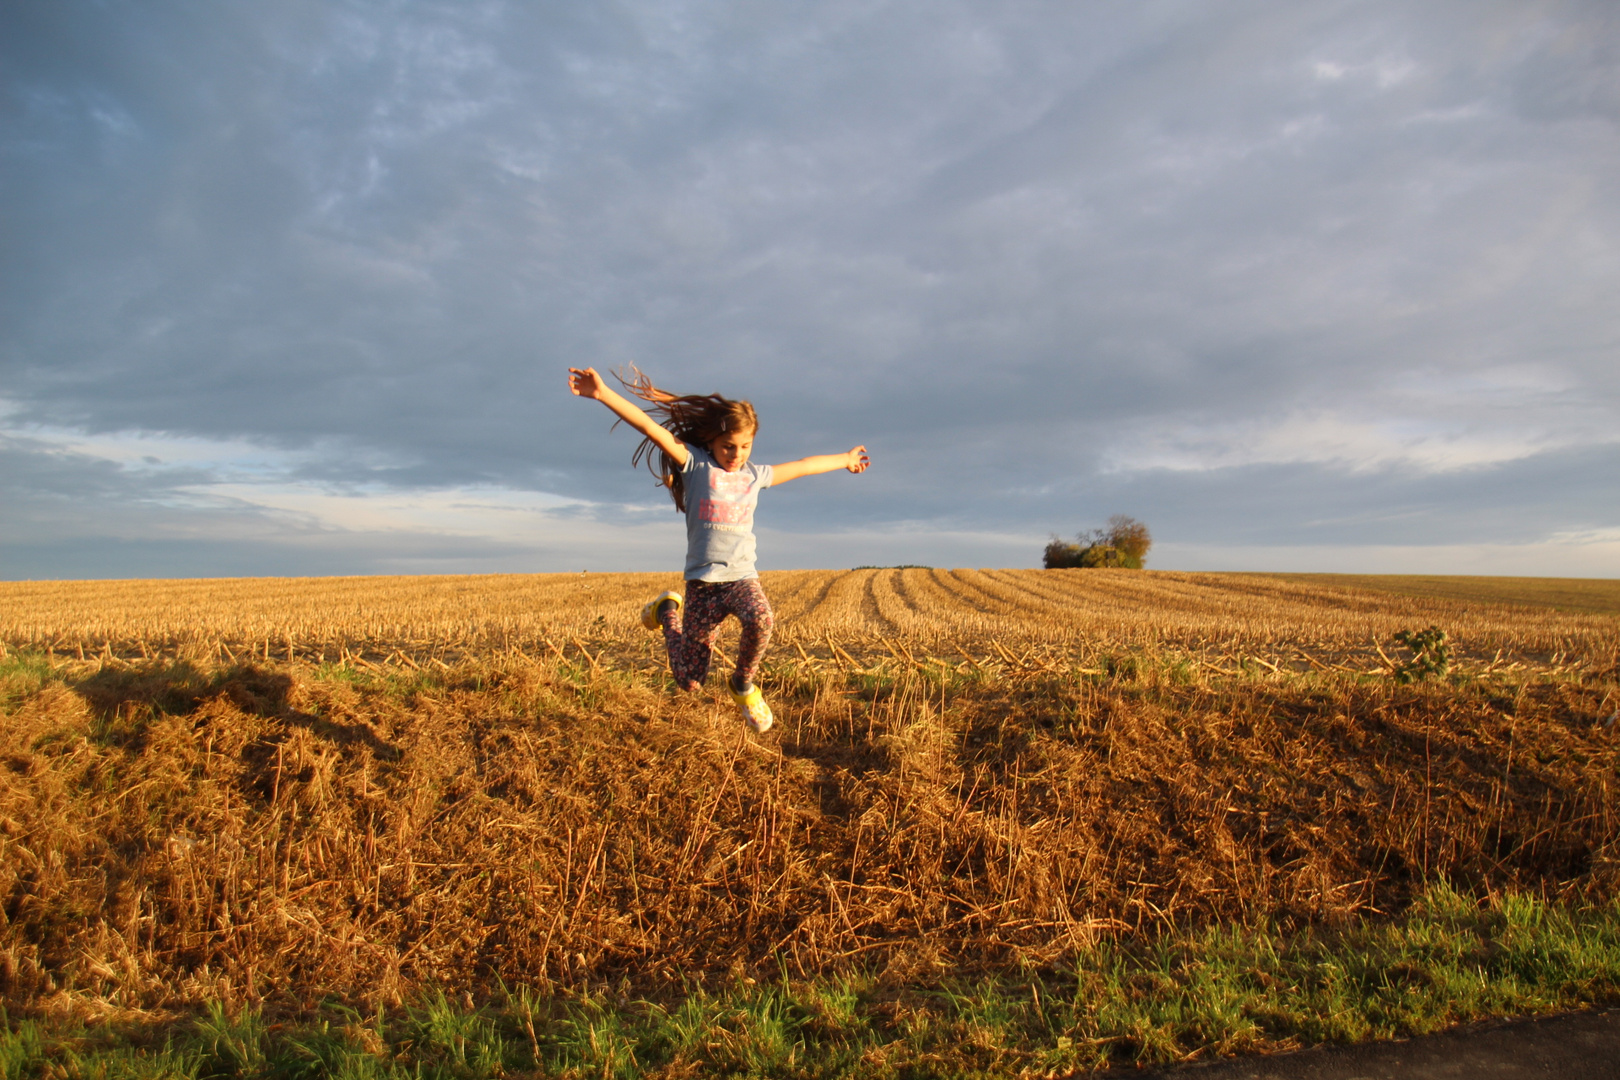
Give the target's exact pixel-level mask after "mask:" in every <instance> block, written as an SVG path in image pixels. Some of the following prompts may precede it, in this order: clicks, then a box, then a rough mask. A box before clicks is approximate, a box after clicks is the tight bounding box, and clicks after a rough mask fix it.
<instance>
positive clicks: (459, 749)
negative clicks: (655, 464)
mask: <svg viewBox="0 0 1620 1080" xmlns="http://www.w3.org/2000/svg"><path fill="white" fill-rule="evenodd" d="M669 583H670V582H669V580H668V579H667V578H666V577H665V576H662V575H589V576H583V577H582V576H577V575H566V576H564V575H555V576H545V577H530V578H434V579H347V580H335V581H324V582H320V581H257V582H248V581H237V582H173V583H170V582H127V583H83V584H55V585H25V584H11V585H6V586H3V587H0V603H3V604H4V605H5V606H4V608H3V609H0V637H3V640H4V641H5V642H6V644H7V645H8V646H9V648H10V649H12V650H13V655H12V657H11V659H10V660H9V661H8V662H7V666H6V667H5V668H4V671H5V675H4V682H3V685H0V707H3V709H4V722H3V727H0V903H3V905H4V906H3V909H0V910H3V911H4V922H3V924H0V985H3V988H4V994H5V997H6V999H7V1001H8V1002H10V1003H12V1005H13V1006H14V1007H25V1008H59V1009H68V1008H71V1009H77V1010H81V1011H89V1012H96V1011H98V1010H99V1011H101V1012H106V1011H108V1010H114V1011H116V1010H119V1009H160V1008H168V1007H178V1006H182V1005H188V1004H194V1003H196V1002H199V1001H206V1000H214V999H223V1000H225V1001H227V1002H230V1001H260V1000H263V1001H269V1002H272V1003H275V1004H276V1005H277V1006H279V1007H301V1006H309V1005H313V1004H314V1003H315V1002H316V1001H318V1000H320V999H323V998H328V997H336V998H339V999H343V1000H348V1001H353V1002H357V1003H359V1002H389V1001H398V1000H400V999H402V998H409V997H410V996H411V995H412V994H414V993H415V992H416V991H417V990H418V989H419V988H421V987H423V986H425V985H441V986H446V987H449V988H452V989H459V988H465V989H467V990H469V991H471V992H474V993H484V992H487V991H489V990H490V989H491V988H492V987H493V986H494V985H495V984H496V982H497V980H505V981H506V982H507V983H508V984H531V985H535V986H538V987H541V988H546V987H558V986H569V987H575V988H581V987H602V986H614V987H625V988H626V989H630V988H636V989H639V990H641V991H642V992H657V991H658V989H659V987H661V986H663V987H676V986H680V985H687V984H690V982H691V981H693V980H698V981H701V980H704V979H714V978H721V979H731V978H750V977H764V976H765V975H766V974H775V973H777V972H780V971H786V972H788V973H789V974H790V975H792V976H795V977H797V976H801V975H811V974H829V973H837V972H839V971H849V970H856V969H859V970H862V971H869V972H871V971H875V972H879V973H881V978H882V979H885V980H889V981H895V982H907V981H912V982H914V981H918V980H922V981H927V980H929V979H934V978H938V977H940V976H941V975H943V974H946V973H952V974H960V973H964V972H967V973H971V972H974V971H996V970H1000V971H1005V970H1009V969H1017V968H1019V967H1020V966H1029V965H1033V966H1035V967H1043V966H1049V965H1054V964H1060V963H1062V962H1063V960H1064V958H1065V957H1069V956H1074V955H1076V954H1077V952H1078V951H1079V950H1081V949H1083V948H1084V947H1085V946H1086V945H1088V944H1089V943H1091V942H1093V941H1095V940H1096V939H1097V938H1098V937H1099V936H1102V935H1114V936H1121V937H1124V938H1127V939H1135V938H1139V937H1145V936H1150V935H1152V934H1154V933H1156V932H1157V931H1159V930H1161V929H1164V928H1167V927H1171V926H1178V927H1186V926H1197V925H1204V924H1210V923H1214V922H1217V921H1222V920H1238V921H1244V922H1248V923H1252V924H1261V923H1271V924H1275V925H1284V926H1286V925H1300V924H1327V925H1332V924H1336V923H1340V922H1343V921H1346V920H1349V919H1351V918H1352V917H1355V916H1359V915H1365V914H1370V915H1373V916H1375V917H1376V916H1378V915H1379V914H1380V913H1385V912H1395V911H1397V910H1399V909H1400V908H1401V907H1402V905H1403V904H1405V903H1406V902H1407V900H1408V899H1409V898H1410V897H1411V896H1413V895H1414V894H1415V893H1416V892H1417V891H1418V890H1420V889H1421V888H1422V887H1423V886H1424V884H1425V882H1427V881H1430V880H1433V879H1435V878H1437V877H1442V876H1443V877H1446V878H1448V879H1450V880H1452V881H1453V882H1456V883H1458V884H1460V885H1461V886H1463V887H1465V888H1467V889H1469V890H1474V891H1493V890H1501V889H1509V888H1511V889H1524V890H1530V891H1534V892H1541V893H1545V894H1548V895H1556V896H1565V897H1570V896H1577V895H1579V896H1585V897H1599V898H1601V897H1612V896H1613V895H1614V893H1615V885H1616V883H1617V881H1620V875H1617V871H1620V850H1617V848H1616V841H1615V835H1616V833H1615V824H1616V822H1617V820H1620V805H1617V802H1616V799H1617V794H1616V791H1615V777H1616V775H1617V772H1616V770H1617V768H1620V749H1617V746H1616V738H1617V732H1616V730H1615V729H1614V728H1613V727H1605V726H1603V723H1602V721H1603V720H1604V719H1605V718H1606V717H1607V716H1608V715H1609V714H1610V712H1611V711H1612V710H1615V709H1617V708H1620V684H1617V681H1616V680H1617V670H1616V649H1617V646H1620V622H1617V621H1616V620H1615V619H1613V618H1608V617H1602V616H1592V615H1567V614H1560V613H1557V612H1553V611H1543V612H1537V613H1526V612H1525V611H1524V610H1523V609H1517V608H1508V607H1502V608H1496V607H1489V606H1484V605H1481V604H1479V603H1477V602H1472V601H1471V602H1468V603H1467V604H1464V603H1462V602H1453V601H1446V600H1423V599H1417V598H1411V597H1400V596H1389V595H1381V594H1377V593H1371V592H1365V591H1359V590H1355V589H1351V588H1345V587H1333V588H1321V587H1317V586H1310V585H1307V584H1301V583H1294V582H1286V581H1275V580H1268V579H1263V578H1255V577H1247V576H1223V575H1201V574H1161V573H1153V574H1147V573H1133V572H1129V571H1120V572H1115V571H1078V572H1047V573H1043V572H1026V571H954V572H945V571H926V570H905V571H897V570H887V571H861V572H852V573H844V574H838V573H831V572H801V573H780V574H773V575H768V576H767V578H766V586H767V589H768V591H769V592H770V593H771V595H772V597H773V601H774V603H775V605H776V607H777V611H778V616H779V626H780V631H779V635H778V639H777V642H778V643H777V645H776V646H775V647H774V648H773V653H772V657H771V659H770V660H769V661H768V665H769V666H768V670H767V673H766V679H765V685H766V688H767V691H768V693H770V695H771V697H772V700H773V703H774V704H775V706H776V708H777V711H778V714H779V718H780V723H779V726H778V728H777V730H775V731H773V732H772V733H771V734H770V735H769V736H766V737H764V738H756V737H750V736H746V735H745V734H744V733H743V731H742V729H741V726H740V725H739V724H738V723H737V721H736V720H735V718H734V715H733V713H732V710H731V706H730V704H729V702H728V701H724V700H722V697H723V696H722V695H715V694H707V693H706V694H702V695H695V696H683V697H676V696H673V695H671V694H670V693H669V692H668V691H667V689H666V684H667V679H666V678H665V674H664V669H663V666H662V664H661V661H660V659H659V657H658V652H657V648H656V641H655V639H654V637H653V636H652V635H648V634H646V633H645V632H643V631H641V630H640V629H639V627H637V626H635V624H634V620H635V617H636V615H637V613H638V611H639V607H640V604H641V603H642V602H643V601H644V600H645V599H646V597H647V596H649V595H650V594H651V593H652V592H654V591H656V590H658V589H661V588H663V587H666V586H667V585H668V584H669ZM1431 622H1433V623H1439V624H1440V625H1442V626H1444V627H1445V628H1446V629H1448V630H1449V631H1450V632H1451V633H1452V634H1453V636H1454V638H1455V639H1456V642H1457V644H1458V647H1459V655H1460V657H1461V659H1460V660H1459V661H1458V663H1457V664H1456V668H1455V670H1456V673H1457V677H1456V678H1454V679H1452V680H1450V681H1445V682H1439V683H1436V682H1429V683H1422V684H1416V685H1411V686H1400V685H1397V684H1396V683H1395V682H1394V681H1393V680H1391V679H1389V678H1387V677H1385V675H1384V674H1383V673H1384V672H1387V670H1388V666H1387V664H1386V660H1385V659H1384V657H1383V655H1382V654H1387V653H1388V652H1389V651H1391V650H1392V649H1393V648H1394V647H1393V646H1392V645H1391V644H1390V638H1391V636H1392V635H1393V633H1394V632H1395V631H1396V630H1397V629H1400V628H1402V627H1410V626H1414V625H1426V624H1428V623H1431ZM267 643H268V644H267ZM723 647H725V645H724V643H723ZM266 655H268V657H269V659H268V660H266V658H265V657H266ZM81 656H82V657H83V658H82V659H81ZM1396 659H1398V657H1397V658H1396Z"/></svg>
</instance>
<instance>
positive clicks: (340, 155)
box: [0, 0, 1620, 580]
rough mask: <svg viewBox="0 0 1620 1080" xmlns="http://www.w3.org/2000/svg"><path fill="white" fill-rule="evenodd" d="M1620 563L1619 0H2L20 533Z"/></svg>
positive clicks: (117, 573) (205, 551)
mask: <svg viewBox="0 0 1620 1080" xmlns="http://www.w3.org/2000/svg"><path fill="white" fill-rule="evenodd" d="M630 364H635V365H639V366H640V368H641V369H642V370H644V371H646V372H647V373H648V375H649V376H650V377H651V378H652V379H653V380H654V381H655V382H657V383H658V384H659V385H660V386H663V387H666V388H668V389H671V390H674V391H676V392H679V393H712V392H718V393H722V394H725V395H726V396H728V397H734V398H746V399H749V400H751V401H752V402H753V403H754V405H755V407H756V408H757V410H758V412H759V415H760V417H761V427H760V430H759V433H758V436H757V440H756V443H755V451H754V453H755V460H758V461H763V462H778V461H787V460H792V459H796V458H799V457H803V456H805V455H808V454H816V453H828V452H840V451H844V450H847V449H848V448H850V447H851V446H854V445H856V444H862V445H865V446H866V447H867V448H868V451H869V453H870V455H871V458H872V467H871V469H870V470H869V471H868V472H866V473H865V474H863V475H860V476H851V475H849V474H847V473H833V474H828V475H824V476H816V477H811V478H807V479H803V480H798V481H795V482H794V483H793V484H792V485H791V486H787V485H784V486H783V487H782V488H780V489H779V490H773V491H769V492H767V493H765V495H764V497H763V498H762V499H761V502H760V509H759V515H758V527H757V531H758V534H759V537H760V566H761V568H762V569H785V568H792V567H849V566H855V565H867V564H879V565H889V564H896V563H921V564H928V565H935V566H1006V567H1017V566H1038V565H1039V563H1040V554H1041V550H1042V548H1043V547H1044V545H1045V543H1046V542H1047V540H1048V539H1049V538H1050V537H1051V536H1053V535H1059V536H1064V537H1071V536H1073V535H1074V534H1075V533H1076V532H1078V531H1080V530H1083V529H1089V528H1093V527H1095V526H1099V525H1101V524H1103V522H1104V521H1105V520H1106V519H1107V518H1108V517H1109V516H1110V515H1113V514H1128V515H1132V516H1134V517H1136V518H1138V519H1139V520H1141V521H1143V522H1145V523H1146V524H1147V525H1148V526H1149V528H1150V529H1151V530H1152V534H1153V537H1154V547H1153V549H1152V551H1151V552H1150V554H1149V556H1148V565H1149V566H1150V567H1153V568H1161V569H1185V570H1293V571H1300V570H1305V571H1310V570H1317V571H1341V572H1361V571H1365V572H1384V573H1400V572H1408V573H1481V574H1524V575H1545V576H1595V577H1620V5H1616V4H1614V3H1613V0H1592V2H1576V0H1569V2H1563V0H1543V2H1536V0H1510V2H1494V0H1427V2H1425V3H1423V4H1411V3H1406V2H1393V0H1389V2H1384V0H1367V2H1347V0H1249V2H1246V0H1229V2H1225V0H1223V2H1209V0H1205V2H1183V0H1132V2H1130V3H1125V2H1122V0H1051V2H1044V3H1026V2H1019V0H998V2H996V3H953V2H951V0H917V2H898V0H897V2H880V0H822V2H818V3H814V4H780V3H774V2H773V3H766V2H758V0H735V2H729V3H718V2H715V3H699V2H693V3H662V2H651V0H649V2H646V3H613V2H610V0H603V2H594V3H589V4H562V3H534V2H528V0H525V2H502V0H483V2H479V0H454V2H440V3H429V2H419V3H416V2H407V0H388V2H375V3H372V2H344V0H331V2H324V3H323V2H317V0H252V2H249V0H142V2H133V0H95V2H92V0H7V2H6V3H5V4H4V5H0V578H3V579H7V580H20V579H52V578H69V579H80V578H127V577H204V576H261V575H325V574H373V573H494V572H539V571H563V570H568V571H578V570H581V569H589V570H603V571H608V570H665V569H671V570H672V569H676V568H678V567H679V566H680V565H681V563H682V558H683V553H684V528H683V525H682V521H681V519H680V517H679V516H678V515H677V514H676V513H675V511H674V508H673V506H672V505H671V503H670V501H669V499H668V496H667V495H666V494H665V493H664V492H662V490H661V489H659V488H658V487H657V486H656V485H655V482H654V480H653V478H652V477H651V475H650V474H648V473H647V472H646V471H645V470H642V471H637V470H636V469H634V468H632V466H631V463H630V456H631V452H632V450H633V449H634V445H635V442H636V439H635V438H634V437H633V436H632V435H631V433H630V432H628V431H627V429H625V428H623V427H620V428H619V429H618V430H611V428H612V421H613V417H612V416H611V414H609V413H608V411H607V410H606V409H604V408H603V407H602V406H600V405H599V404H596V403H595V402H590V401H586V400H582V399H578V398H575V397H573V396H571V395H570V394H569V393H568V390H567V382H566V370H567V368H568V367H569V366H570V365H573V366H594V367H596V368H598V369H599V370H602V371H607V370H624V369H625V368H626V365H630Z"/></svg>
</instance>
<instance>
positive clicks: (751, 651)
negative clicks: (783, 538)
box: [658, 578, 776, 690]
mask: <svg viewBox="0 0 1620 1080" xmlns="http://www.w3.org/2000/svg"><path fill="white" fill-rule="evenodd" d="M683 615H684V621H683ZM727 615H735V616H737V621H738V622H740V623H742V639H741V640H740V641H739V642H738V643H737V673H736V675H734V676H733V678H732V681H733V682H734V683H738V684H741V685H743V686H747V685H748V684H750V683H752V682H753V681H754V675H755V674H756V673H757V672H758V671H759V658H760V657H761V656H763V655H764V654H765V646H766V645H769V644H770V641H771V627H772V626H774V625H775V622H776V620H775V619H774V618H773V617H772V615H771V602H770V601H769V600H767V599H765V590H764V589H762V588H760V587H759V579H758V578H746V579H744V580H742V581H688V582H687V583H686V606H685V609H684V611H683V610H682V609H679V608H676V607H675V606H674V605H673V604H671V605H670V606H669V607H668V608H666V609H665V610H664V612H663V613H662V614H661V615H660V616H659V617H658V621H659V622H660V623H662V624H663V627H664V644H665V645H666V646H668V648H669V670H670V672H671V673H672V674H673V675H674V676H675V685H676V686H679V687H680V688H681V689H682V690H696V689H697V688H698V687H699V686H701V685H703V680H704V679H705V678H707V677H708V674H709V655H710V650H711V648H712V647H713V645H714V636H715V634H716V633H718V632H719V630H720V624H721V623H722V622H724V621H725V619H726V616H727Z"/></svg>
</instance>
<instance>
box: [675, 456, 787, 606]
mask: <svg viewBox="0 0 1620 1080" xmlns="http://www.w3.org/2000/svg"><path fill="white" fill-rule="evenodd" d="M686 449H687V453H688V457H687V459H686V467H685V468H683V469H682V470H681V473H682V476H683V479H684V482H685V484H686V575H685V576H686V580H687V581H741V580H743V579H744V578H752V577H759V572H758V571H757V570H755V569H754V507H755V506H756V505H758V503H759V493H760V492H761V491H764V490H765V489H766V488H768V487H770V486H771V467H770V466H769V465H755V464H753V463H752V462H750V463H749V464H747V465H744V466H743V467H742V468H740V469H738V470H737V471H736V472H732V473H728V472H726V470H724V469H722V468H721V467H720V465H719V463H718V462H716V461H715V460H714V457H713V455H711V454H710V453H709V452H708V451H707V450H705V449H703V448H702V447H700V446H688V447H687V448H686Z"/></svg>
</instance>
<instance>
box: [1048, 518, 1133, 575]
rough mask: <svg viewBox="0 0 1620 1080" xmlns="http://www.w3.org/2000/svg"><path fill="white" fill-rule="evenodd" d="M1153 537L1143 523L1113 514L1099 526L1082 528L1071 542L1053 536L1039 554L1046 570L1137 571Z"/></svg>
mask: <svg viewBox="0 0 1620 1080" xmlns="http://www.w3.org/2000/svg"><path fill="white" fill-rule="evenodd" d="M1152 546H1153V537H1152V535H1151V534H1150V533H1149V532H1148V527H1147V526H1146V525H1144V524H1143V523H1142V522H1140V521H1137V520H1136V519H1135V518H1133V517H1129V516H1127V515H1125V514H1115V515H1114V516H1113V517H1111V518H1109V519H1108V525H1107V526H1106V527H1105V528H1101V529H1082V530H1081V531H1080V533H1079V535H1078V536H1076V537H1075V542H1074V543H1072V544H1071V543H1069V542H1068V541H1066V540H1063V539H1061V538H1060V537H1058V536H1056V535H1054V536H1053V537H1052V540H1051V542H1050V543H1048V544H1047V545H1046V551H1045V552H1044V553H1043V554H1042V556H1041V564H1042V565H1043V566H1045V567H1046V569H1048V570H1064V569H1073V568H1079V569H1088V570H1089V569H1092V568H1095V567H1123V568H1125V569H1127V570H1140V569H1142V564H1143V563H1144V562H1146V561H1147V553H1148V549H1149V548H1151V547H1152Z"/></svg>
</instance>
